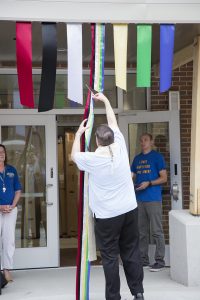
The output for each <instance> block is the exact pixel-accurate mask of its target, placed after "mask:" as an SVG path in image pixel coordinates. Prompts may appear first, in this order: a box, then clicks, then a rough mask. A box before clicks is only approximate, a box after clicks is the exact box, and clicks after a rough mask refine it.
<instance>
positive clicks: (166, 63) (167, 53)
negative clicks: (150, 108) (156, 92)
mask: <svg viewBox="0 0 200 300" xmlns="http://www.w3.org/2000/svg"><path fill="white" fill-rule="evenodd" d="M174 33H175V26H174V25H171V24H169V25H160V93H163V92H166V91H167V90H168V89H169V88H170V87H171V83H172V67H173V52H174Z"/></svg>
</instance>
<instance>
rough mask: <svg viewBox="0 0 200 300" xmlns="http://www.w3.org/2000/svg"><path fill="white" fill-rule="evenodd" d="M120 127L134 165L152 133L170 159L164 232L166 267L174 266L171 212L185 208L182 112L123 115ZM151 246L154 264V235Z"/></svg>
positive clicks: (165, 187) (158, 148)
mask: <svg viewBox="0 0 200 300" xmlns="http://www.w3.org/2000/svg"><path fill="white" fill-rule="evenodd" d="M119 126H120V129H121V131H122V133H123V134H124V137H125V140H126V144H127V149H128V152H129V159H130V163H132V160H133V157H134V156H135V155H136V154H138V153H139V152H140V144H139V138H140V135H141V134H142V133H144V132H148V133H150V134H152V136H153V139H154V147H155V150H157V151H159V152H160V153H161V154H163V156H164V158H165V160H166V164H167V173H168V181H167V183H166V184H165V185H163V197H162V198H163V229H164V233H165V241H166V256H165V261H166V265H170V261H169V217H168V213H169V211H170V210H171V209H182V182H181V157H180V153H181V151H180V127H179V111H178V110H174V111H160V112H158V111H156V112H137V113H134V114H121V115H120V116H119ZM149 243H150V247H149V252H150V253H149V255H150V260H151V261H153V255H154V251H155V245H154V244H153V240H152V237H151V233H150V241H149Z"/></svg>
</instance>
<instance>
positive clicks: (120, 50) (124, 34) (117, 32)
mask: <svg viewBox="0 0 200 300" xmlns="http://www.w3.org/2000/svg"><path fill="white" fill-rule="evenodd" d="M113 30H114V56H115V80H116V86H118V87H120V88H121V89H123V90H126V78H127V41H128V25H127V24H114V25H113Z"/></svg>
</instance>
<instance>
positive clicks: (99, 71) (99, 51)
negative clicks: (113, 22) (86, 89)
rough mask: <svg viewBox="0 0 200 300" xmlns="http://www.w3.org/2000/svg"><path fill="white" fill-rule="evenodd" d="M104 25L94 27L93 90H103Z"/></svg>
mask: <svg viewBox="0 0 200 300" xmlns="http://www.w3.org/2000/svg"><path fill="white" fill-rule="evenodd" d="M104 57H105V24H96V25H95V73H94V89H95V90H96V91H98V92H102V91H103V90H104Z"/></svg>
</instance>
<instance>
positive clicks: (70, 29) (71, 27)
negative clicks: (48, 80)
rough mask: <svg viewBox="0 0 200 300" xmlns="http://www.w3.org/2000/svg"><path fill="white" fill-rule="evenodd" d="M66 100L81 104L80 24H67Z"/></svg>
mask: <svg viewBox="0 0 200 300" xmlns="http://www.w3.org/2000/svg"><path fill="white" fill-rule="evenodd" d="M67 45H68V51H67V53H68V60H67V61H68V99H70V100H73V101H75V102H77V103H80V104H83V79H82V74H83V67H82V65H83V62H82V57H83V55H82V24H67Z"/></svg>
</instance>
